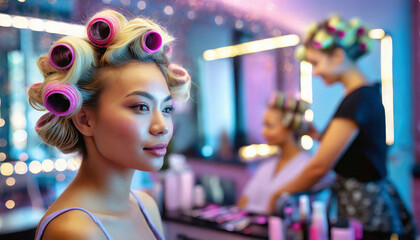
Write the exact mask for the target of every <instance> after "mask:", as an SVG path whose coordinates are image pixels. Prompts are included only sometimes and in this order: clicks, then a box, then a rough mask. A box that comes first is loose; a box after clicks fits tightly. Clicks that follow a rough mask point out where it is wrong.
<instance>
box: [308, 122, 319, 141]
mask: <svg viewBox="0 0 420 240" xmlns="http://www.w3.org/2000/svg"><path fill="white" fill-rule="evenodd" d="M306 134H307V135H308V136H310V137H311V138H313V139H315V140H319V139H320V138H321V133H319V132H318V130H316V128H315V126H314V124H313V123H312V122H310V123H309V126H308V131H307V132H306Z"/></svg>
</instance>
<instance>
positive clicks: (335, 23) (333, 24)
mask: <svg viewBox="0 0 420 240" xmlns="http://www.w3.org/2000/svg"><path fill="white" fill-rule="evenodd" d="M345 27H346V24H345V23H344V22H343V21H342V20H341V18H340V17H339V16H338V15H334V16H332V17H331V18H330V19H329V20H328V22H327V30H328V32H330V33H332V34H337V33H339V32H340V31H341V30H343V29H344V28H345Z"/></svg>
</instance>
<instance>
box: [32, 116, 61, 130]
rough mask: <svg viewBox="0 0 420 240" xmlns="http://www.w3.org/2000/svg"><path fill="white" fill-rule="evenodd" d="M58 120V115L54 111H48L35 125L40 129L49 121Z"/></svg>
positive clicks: (36, 128)
mask: <svg viewBox="0 0 420 240" xmlns="http://www.w3.org/2000/svg"><path fill="white" fill-rule="evenodd" d="M57 120H58V116H57V115H54V114H52V113H46V114H44V115H42V116H41V117H40V118H39V119H38V121H37V122H36V125H35V130H39V129H41V128H42V127H44V126H45V125H46V124H47V123H54V122H57Z"/></svg>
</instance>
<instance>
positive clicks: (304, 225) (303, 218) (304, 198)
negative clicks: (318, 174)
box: [298, 195, 311, 240]
mask: <svg viewBox="0 0 420 240" xmlns="http://www.w3.org/2000/svg"><path fill="white" fill-rule="evenodd" d="M310 217H311V207H310V203H309V197H308V195H301V196H300V197H299V220H298V221H299V223H300V225H301V229H302V237H303V239H304V240H308V239H309V224H310Z"/></svg>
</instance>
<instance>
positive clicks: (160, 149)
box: [143, 143, 168, 157]
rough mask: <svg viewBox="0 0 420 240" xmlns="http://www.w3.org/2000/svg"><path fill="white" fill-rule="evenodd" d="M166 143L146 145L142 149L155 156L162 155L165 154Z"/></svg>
mask: <svg viewBox="0 0 420 240" xmlns="http://www.w3.org/2000/svg"><path fill="white" fill-rule="evenodd" d="M167 146H168V144H166V143H159V144H156V145H153V146H147V147H145V148H143V149H144V151H146V152H147V153H149V154H151V155H154V156H156V157H163V156H165V154H166V147H167Z"/></svg>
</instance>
